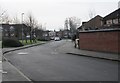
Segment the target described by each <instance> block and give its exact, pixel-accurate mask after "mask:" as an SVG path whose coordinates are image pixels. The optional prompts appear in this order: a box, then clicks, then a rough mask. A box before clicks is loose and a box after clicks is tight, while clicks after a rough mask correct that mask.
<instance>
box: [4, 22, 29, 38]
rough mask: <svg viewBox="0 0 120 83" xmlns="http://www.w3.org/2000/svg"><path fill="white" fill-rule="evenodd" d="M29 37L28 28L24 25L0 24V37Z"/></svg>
mask: <svg viewBox="0 0 120 83" xmlns="http://www.w3.org/2000/svg"><path fill="white" fill-rule="evenodd" d="M28 35H30V27H28V26H26V25H25V24H2V37H3V38H6V37H9V38H17V39H22V38H23V39H24V38H25V37H26V36H28Z"/></svg>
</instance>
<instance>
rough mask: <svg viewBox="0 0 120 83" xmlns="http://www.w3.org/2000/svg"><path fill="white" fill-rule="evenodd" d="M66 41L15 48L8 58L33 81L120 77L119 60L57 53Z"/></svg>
mask: <svg viewBox="0 0 120 83" xmlns="http://www.w3.org/2000/svg"><path fill="white" fill-rule="evenodd" d="M66 42H67V41H66V40H61V41H53V42H49V43H47V44H44V45H40V46H36V47H31V48H27V49H23V50H18V51H14V52H11V53H8V54H6V55H5V57H6V58H7V59H8V60H9V61H10V62H11V63H12V64H13V65H14V66H15V67H16V68H18V69H19V70H20V71H21V72H22V73H24V74H25V75H26V76H27V77H28V78H30V79H31V80H33V81H117V80H118V63H117V62H115V61H109V60H102V59H95V58H90V57H83V56H75V55H68V54H65V53H60V52H57V51H56V49H57V48H59V47H61V46H63V45H65V43H66ZM63 49H64V48H63ZM68 49H69V48H68ZM59 50H60V49H59Z"/></svg>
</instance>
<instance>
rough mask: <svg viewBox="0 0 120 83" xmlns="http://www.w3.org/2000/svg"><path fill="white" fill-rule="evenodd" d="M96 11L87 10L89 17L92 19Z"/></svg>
mask: <svg viewBox="0 0 120 83" xmlns="http://www.w3.org/2000/svg"><path fill="white" fill-rule="evenodd" d="M95 15H96V12H95V10H89V18H90V19H92V18H93V17H95Z"/></svg>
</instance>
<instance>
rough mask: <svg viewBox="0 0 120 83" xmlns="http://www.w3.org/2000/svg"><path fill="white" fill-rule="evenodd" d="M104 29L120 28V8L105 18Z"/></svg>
mask: <svg viewBox="0 0 120 83" xmlns="http://www.w3.org/2000/svg"><path fill="white" fill-rule="evenodd" d="M103 26H104V28H120V8H119V9H117V10H115V11H114V12H112V13H110V14H108V15H107V16H105V17H104V18H103Z"/></svg>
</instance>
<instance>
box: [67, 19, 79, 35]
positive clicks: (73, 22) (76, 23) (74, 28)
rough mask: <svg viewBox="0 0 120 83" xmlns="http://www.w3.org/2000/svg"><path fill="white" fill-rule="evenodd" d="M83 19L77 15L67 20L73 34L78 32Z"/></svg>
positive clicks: (68, 27)
mask: <svg viewBox="0 0 120 83" xmlns="http://www.w3.org/2000/svg"><path fill="white" fill-rule="evenodd" d="M80 24H81V20H80V19H79V18H77V17H69V18H67V19H66V20H65V26H66V28H67V29H70V31H71V35H72V36H74V34H76V31H77V28H78V27H79V26H80Z"/></svg>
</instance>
